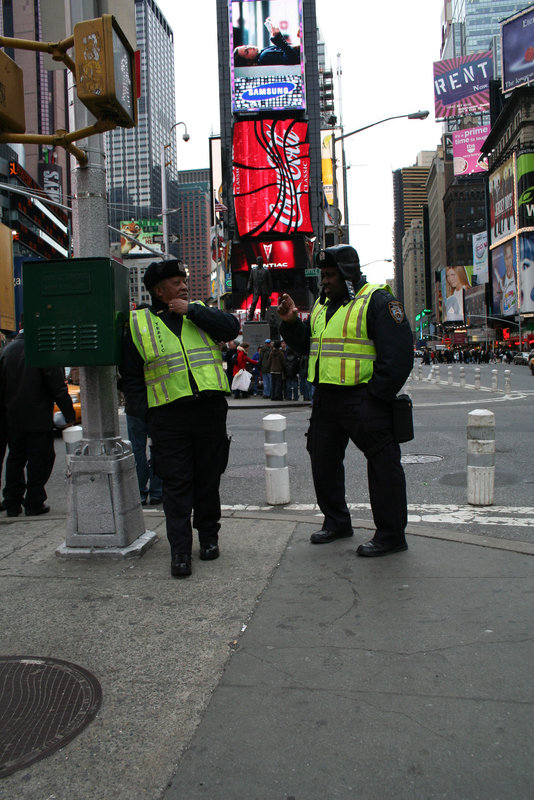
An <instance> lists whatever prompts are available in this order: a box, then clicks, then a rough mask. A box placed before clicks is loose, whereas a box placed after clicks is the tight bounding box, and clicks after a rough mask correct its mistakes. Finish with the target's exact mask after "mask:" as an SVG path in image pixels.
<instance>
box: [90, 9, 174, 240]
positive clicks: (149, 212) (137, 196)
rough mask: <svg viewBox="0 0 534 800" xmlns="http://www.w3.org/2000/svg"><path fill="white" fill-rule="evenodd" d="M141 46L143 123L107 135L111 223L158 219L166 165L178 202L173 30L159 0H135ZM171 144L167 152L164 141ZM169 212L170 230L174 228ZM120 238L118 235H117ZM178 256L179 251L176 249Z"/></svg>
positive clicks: (171, 202)
mask: <svg viewBox="0 0 534 800" xmlns="http://www.w3.org/2000/svg"><path fill="white" fill-rule="evenodd" d="M135 23H136V37H137V48H138V50H139V51H140V56H141V59H140V62H141V97H140V98H139V124H138V125H137V127H136V128H116V129H115V130H114V131H110V132H109V133H107V134H106V135H105V149H106V174H107V177H106V181H107V191H108V205H109V222H110V225H112V226H113V227H114V228H119V227H120V222H121V220H131V219H135V220H149V219H157V218H158V214H159V215H161V212H162V192H161V172H162V171H161V164H162V160H165V162H166V163H168V166H167V167H166V179H167V186H168V195H167V198H168V201H167V202H168V207H169V208H172V207H174V206H175V205H176V196H175V193H173V188H172V187H173V186H175V185H176V184H175V182H176V180H177V171H176V146H175V139H174V137H171V134H170V130H171V127H172V126H173V125H174V123H175V121H176V116H175V83H174V55H173V44H174V35H173V32H172V30H171V28H170V26H169V24H168V22H167V20H166V19H165V17H164V16H163V14H162V13H161V11H160V9H159V8H158V6H157V5H156V3H155V2H154V0H135ZM169 143H170V147H169V148H166V149H165V150H164V147H165V145H167V144H169ZM174 216H175V215H173V214H169V217H168V219H169V231H170V232H171V233H174V232H175V228H176V220H175V219H173V217H174ZM111 239H112V241H117V239H118V234H112V236H111ZM173 252H174V254H176V255H177V254H178V251H177V250H173Z"/></svg>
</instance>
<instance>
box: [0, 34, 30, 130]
mask: <svg viewBox="0 0 534 800" xmlns="http://www.w3.org/2000/svg"><path fill="white" fill-rule="evenodd" d="M0 131H2V132H3V133H24V132H25V131H26V117H25V115H24V82H23V78H22V69H21V68H20V67H19V65H18V64H16V63H15V62H14V61H13V59H12V58H9V56H8V55H6V54H5V53H4V51H3V50H0Z"/></svg>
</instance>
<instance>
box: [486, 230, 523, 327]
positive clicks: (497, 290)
mask: <svg viewBox="0 0 534 800" xmlns="http://www.w3.org/2000/svg"><path fill="white" fill-rule="evenodd" d="M491 256H492V259H491V260H492V265H493V313H494V314H495V315H497V316H502V317H511V316H514V315H515V314H517V259H516V252H515V239H509V240H508V241H507V242H504V244H501V245H499V247H496V248H495V249H494V250H492V252H491Z"/></svg>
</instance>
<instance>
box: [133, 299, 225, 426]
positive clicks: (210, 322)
mask: <svg viewBox="0 0 534 800" xmlns="http://www.w3.org/2000/svg"><path fill="white" fill-rule="evenodd" d="M150 310H151V312H152V313H153V314H157V315H158V316H159V317H160V318H161V320H162V321H163V322H164V323H165V325H166V326H167V327H168V328H169V330H171V331H172V332H173V333H174V334H175V335H176V336H178V338H181V335H182V316H181V315H180V314H173V313H171V312H170V311H169V310H168V309H167V306H166V305H165V304H164V303H161V302H160V301H159V300H153V304H152V305H151V306H150ZM187 319H188V320H190V321H191V322H193V323H194V324H195V325H197V327H199V328H201V329H202V330H203V331H205V332H206V333H207V334H208V335H209V336H211V338H212V339H214V340H215V341H216V342H229V341H230V340H232V339H235V338H236V336H238V334H239V321H238V320H237V318H236V317H234V316H233V314H229V313H228V312H226V311H220V310H219V309H217V308H207V307H206V306H202V305H200V304H199V303H189V306H188V309H187ZM120 372H121V390H122V392H123V393H124V396H125V399H126V413H127V414H130V415H131V416H134V417H140V418H142V419H146V418H147V413H148V401H147V395H146V384H145V378H144V361H143V359H142V357H141V354H140V353H139V350H138V349H137V347H136V346H135V344H134V343H133V340H132V335H131V332H130V326H129V325H127V326H126V328H125V334H124V342H123V353H122V365H121V369H120ZM189 381H190V383H191V388H192V390H193V396H192V397H191V396H189V397H182V398H179V399H178V400H175V401H174V402H173V403H168V404H167V406H168V407H169V408H170V407H171V406H175V404H176V403H184V402H187V401H189V400H194V399H196V398H197V397H199V396H201V395H202V396H206V395H210V394H219V395H220V392H199V391H198V387H197V385H196V383H195V381H194V379H193V376H192V374H191V373H189Z"/></svg>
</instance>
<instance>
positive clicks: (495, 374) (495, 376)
mask: <svg viewBox="0 0 534 800" xmlns="http://www.w3.org/2000/svg"><path fill="white" fill-rule="evenodd" d="M498 386H499V371H498V370H497V369H492V370H491V391H492V392H496V391H497V389H498Z"/></svg>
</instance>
